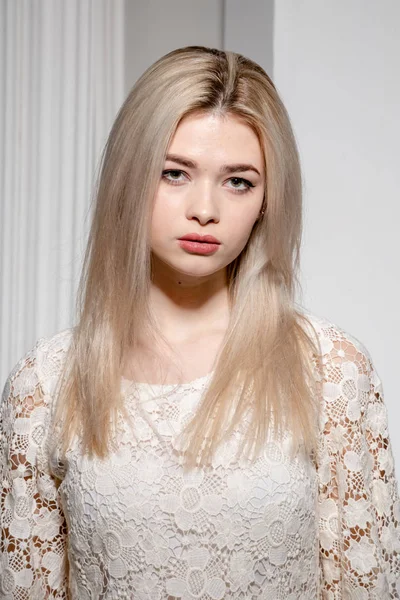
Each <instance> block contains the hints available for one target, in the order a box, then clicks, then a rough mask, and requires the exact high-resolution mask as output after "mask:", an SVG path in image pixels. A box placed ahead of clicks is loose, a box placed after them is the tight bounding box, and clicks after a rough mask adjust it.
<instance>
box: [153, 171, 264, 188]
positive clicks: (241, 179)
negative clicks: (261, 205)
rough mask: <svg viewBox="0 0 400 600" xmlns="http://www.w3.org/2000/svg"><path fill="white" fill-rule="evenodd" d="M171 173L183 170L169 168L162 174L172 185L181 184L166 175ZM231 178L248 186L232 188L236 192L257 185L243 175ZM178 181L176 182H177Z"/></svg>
mask: <svg viewBox="0 0 400 600" xmlns="http://www.w3.org/2000/svg"><path fill="white" fill-rule="evenodd" d="M170 173H181V174H183V171H181V170H180V169H168V170H167V171H163V173H162V175H163V179H164V180H165V181H166V182H167V183H169V184H171V185H179V182H177V180H176V179H175V180H173V179H168V178H167V177H166V175H169V174H170ZM231 179H236V180H237V181H239V182H240V183H244V184H245V185H246V188H245V189H244V190H243V189H242V190H239V189H237V188H231V189H232V190H233V193H234V194H246V193H247V192H250V191H251V188H253V187H255V185H254V184H253V183H251V181H248V179H243V177H230V178H229V181H230V180H231ZM175 182H176V183H175Z"/></svg>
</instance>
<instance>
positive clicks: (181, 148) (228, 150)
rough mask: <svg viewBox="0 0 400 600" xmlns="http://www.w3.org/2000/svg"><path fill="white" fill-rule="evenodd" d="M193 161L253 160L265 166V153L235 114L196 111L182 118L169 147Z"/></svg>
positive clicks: (248, 127) (253, 134)
mask: <svg viewBox="0 0 400 600" xmlns="http://www.w3.org/2000/svg"><path fill="white" fill-rule="evenodd" d="M168 152H169V153H174V154H179V153H181V154H185V156H190V157H191V158H193V159H194V160H196V159H200V158H206V157H210V158H211V157H212V160H219V159H220V160H223V161H226V160H231V161H233V162H234V161H244V160H251V161H253V162H254V163H256V165H255V166H257V167H258V168H260V169H262V168H263V164H264V159H263V152H262V148H261V145H260V142H259V139H258V136H257V134H256V132H255V131H254V130H253V129H252V128H251V127H250V126H249V125H248V124H247V123H245V122H244V120H243V119H241V118H240V117H238V116H236V115H232V114H226V115H218V114H214V113H204V112H201V113H194V114H190V115H187V116H185V117H183V119H182V120H181V121H180V122H179V124H178V127H177V129H176V131H175V134H174V136H173V138H172V140H171V143H170V145H169V148H168Z"/></svg>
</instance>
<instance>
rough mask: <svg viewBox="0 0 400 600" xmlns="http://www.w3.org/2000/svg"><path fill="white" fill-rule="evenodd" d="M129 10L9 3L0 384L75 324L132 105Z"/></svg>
mask: <svg viewBox="0 0 400 600" xmlns="http://www.w3.org/2000/svg"><path fill="white" fill-rule="evenodd" d="M124 8H125V5H124V0H0V21H1V23H0V31H1V35H0V194H1V196H0V253H1V254H0V380H1V381H0V383H1V385H2V384H3V382H4V380H5V378H6V376H7V374H8V372H9V370H10V369H11V367H12V366H13V365H14V363H15V362H16V361H17V360H18V358H20V357H21V356H22V354H24V353H25V352H26V351H27V350H28V349H29V347H31V346H32V345H33V344H34V342H35V341H36V340H37V339H38V338H39V337H41V336H44V335H52V334H53V333H56V332H57V331H59V330H61V329H64V328H65V327H70V326H71V325H73V324H74V316H75V314H74V309H75V298H76V290H77V285H78V279H79V275H80V269H81V263H82V258H83V251H84V248H85V245H86V239H87V233H88V228H89V221H90V201H91V192H92V189H93V185H94V176H95V170H96V167H97V166H98V161H99V158H100V154H101V150H102V148H103V146H104V143H105V141H106V138H107V135H108V133H109V129H110V127H111V125H112V122H113V120H114V118H115V115H116V113H117V111H118V109H119V107H120V105H121V104H122V102H123V100H124V94H125V91H124V12H125V11H124Z"/></svg>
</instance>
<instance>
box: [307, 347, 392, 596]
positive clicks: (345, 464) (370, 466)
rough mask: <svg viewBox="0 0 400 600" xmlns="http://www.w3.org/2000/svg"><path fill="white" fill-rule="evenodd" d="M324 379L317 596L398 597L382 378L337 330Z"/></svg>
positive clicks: (359, 349) (361, 350)
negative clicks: (319, 588) (319, 586)
mask: <svg viewBox="0 0 400 600" xmlns="http://www.w3.org/2000/svg"><path fill="white" fill-rule="evenodd" d="M332 346H333V347H332V349H331V351H330V353H329V354H330V356H329V357H328V361H327V364H328V367H327V371H326V376H325V381H324V400H323V416H322V433H323V435H322V436H321V446H320V449H319V468H318V470H319V481H320V483H319V500H318V508H319V531H320V542H319V546H320V566H321V598H324V599H328V598H329V599H330V600H339V599H340V600H342V599H343V600H345V599H346V600H347V599H349V600H350V599H353V598H354V599H357V600H372V599H378V598H379V600H392V599H394V598H400V526H399V519H400V502H399V494H398V485H397V481H396V476H395V470H394V461H393V454H392V447H391V443H390V438H389V431H388V420H387V411H386V406H385V404H384V399H383V389H382V383H381V381H380V379H379V377H378V375H377V373H376V370H375V368H374V366H373V364H372V361H371V358H370V356H369V354H368V352H367V350H366V349H365V348H364V347H363V346H362V345H361V344H360V343H359V342H358V343H356V342H354V343H353V341H352V340H351V339H346V337H345V336H344V337H342V339H340V336H339V337H338V339H336V340H334V341H333V342H332Z"/></svg>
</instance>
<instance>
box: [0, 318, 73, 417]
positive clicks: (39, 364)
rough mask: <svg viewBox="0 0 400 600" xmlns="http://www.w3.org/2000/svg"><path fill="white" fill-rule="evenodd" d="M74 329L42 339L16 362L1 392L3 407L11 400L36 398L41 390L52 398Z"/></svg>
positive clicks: (21, 400) (19, 400) (45, 395)
mask: <svg viewBox="0 0 400 600" xmlns="http://www.w3.org/2000/svg"><path fill="white" fill-rule="evenodd" d="M72 334H73V329H72V328H68V329H64V330H62V331H59V332H57V333H56V334H54V335H52V336H49V337H42V338H39V339H38V340H37V341H36V343H35V344H34V345H33V346H32V347H31V348H30V349H29V350H28V351H27V352H26V353H25V354H24V355H23V356H22V357H21V358H20V359H19V360H18V361H17V363H16V364H15V365H14V367H13V368H12V370H11V371H10V373H9V375H8V377H7V379H6V382H5V384H4V388H3V393H2V408H4V404H5V403H7V400H8V399H10V398H11V397H12V398H13V399H14V403H18V402H21V403H22V402H24V399H26V398H34V397H35V395H36V394H37V391H38V388H40V393H41V395H42V396H44V397H46V398H49V397H50V396H51V395H52V394H53V392H54V390H55V386H56V385H57V383H58V380H59V377H60V374H61V370H62V367H63V364H64V360H65V357H66V354H67V351H68V348H69V346H70V343H71V340H72Z"/></svg>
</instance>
